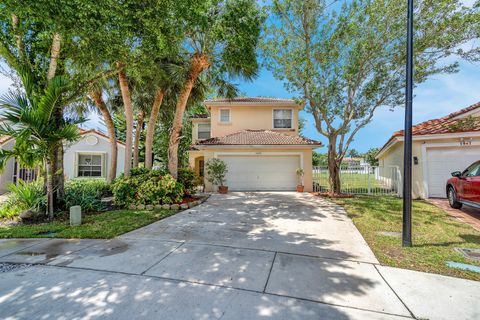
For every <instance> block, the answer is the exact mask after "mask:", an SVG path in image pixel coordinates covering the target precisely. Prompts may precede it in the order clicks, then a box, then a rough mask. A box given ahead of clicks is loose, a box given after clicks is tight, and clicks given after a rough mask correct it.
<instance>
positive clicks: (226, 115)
mask: <svg viewBox="0 0 480 320" xmlns="http://www.w3.org/2000/svg"><path fill="white" fill-rule="evenodd" d="M220 122H222V123H229V122H230V109H220Z"/></svg>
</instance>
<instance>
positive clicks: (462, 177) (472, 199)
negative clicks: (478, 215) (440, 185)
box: [447, 161, 480, 209]
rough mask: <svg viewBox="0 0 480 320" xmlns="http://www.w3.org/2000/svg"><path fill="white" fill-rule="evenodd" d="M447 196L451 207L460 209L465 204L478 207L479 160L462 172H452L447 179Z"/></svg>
mask: <svg viewBox="0 0 480 320" xmlns="http://www.w3.org/2000/svg"><path fill="white" fill-rule="evenodd" d="M447 197H448V202H449V203H450V206H451V207H452V208H455V209H460V208H461V207H462V205H464V204H466V205H469V206H472V207H475V208H479V209H480V161H477V162H475V163H473V164H472V165H470V166H469V167H468V168H467V169H465V171H463V172H460V171H455V172H452V178H450V179H448V181H447Z"/></svg>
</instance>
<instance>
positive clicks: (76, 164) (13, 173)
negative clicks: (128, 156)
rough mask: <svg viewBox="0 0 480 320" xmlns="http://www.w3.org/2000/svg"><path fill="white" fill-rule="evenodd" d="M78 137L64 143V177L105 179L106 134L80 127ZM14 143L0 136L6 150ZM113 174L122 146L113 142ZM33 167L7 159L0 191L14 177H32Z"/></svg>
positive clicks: (119, 164) (121, 158) (120, 159)
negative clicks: (115, 147) (29, 167)
mask: <svg viewBox="0 0 480 320" xmlns="http://www.w3.org/2000/svg"><path fill="white" fill-rule="evenodd" d="M80 134H81V138H80V139H79V140H78V141H76V142H75V143H72V144H68V145H66V146H65V154H64V170H65V177H66V178H67V179H77V178H79V179H80V178H89V177H93V178H106V177H107V174H108V170H109V166H110V159H111V151H110V140H109V138H108V136H106V135H105V134H103V133H101V132H99V131H97V130H93V129H92V130H83V129H80ZM14 144H15V140H14V139H12V138H10V137H5V136H4V137H0V147H1V148H2V149H6V150H9V149H11V148H12V147H13V146H14ZM117 150H118V151H117V153H118V156H117V176H119V175H120V174H121V173H122V172H123V164H124V161H125V145H124V143H123V142H121V141H117ZM35 176H36V172H35V170H29V169H25V168H21V167H20V166H19V165H18V163H17V162H16V161H15V159H10V160H9V161H8V162H7V164H6V166H5V169H4V170H3V171H2V172H1V173H0V194H1V193H4V192H5V191H6V190H7V185H8V184H9V183H11V182H17V180H18V179H19V178H20V179H23V180H27V181H28V180H33V179H34V178H35Z"/></svg>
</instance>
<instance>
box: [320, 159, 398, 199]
mask: <svg viewBox="0 0 480 320" xmlns="http://www.w3.org/2000/svg"><path fill="white" fill-rule="evenodd" d="M328 178H329V172H328V167H327V166H320V167H314V168H313V190H314V191H317V192H325V191H328V190H329V183H328ZM340 181H341V191H342V192H343V193H349V194H371V195H394V196H400V195H401V190H402V176H401V172H400V168H399V167H398V166H370V165H368V164H367V165H358V166H348V167H347V166H344V167H342V168H341V169H340Z"/></svg>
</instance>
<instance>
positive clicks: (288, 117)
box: [273, 109, 293, 129]
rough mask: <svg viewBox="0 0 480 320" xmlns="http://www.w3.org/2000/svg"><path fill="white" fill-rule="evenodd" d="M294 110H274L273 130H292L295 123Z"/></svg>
mask: <svg viewBox="0 0 480 320" xmlns="http://www.w3.org/2000/svg"><path fill="white" fill-rule="evenodd" d="M292 119H293V112H292V109H274V110H273V128H274V129H292V128H293V127H292V123H293V120H292Z"/></svg>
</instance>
